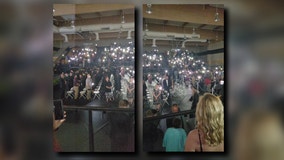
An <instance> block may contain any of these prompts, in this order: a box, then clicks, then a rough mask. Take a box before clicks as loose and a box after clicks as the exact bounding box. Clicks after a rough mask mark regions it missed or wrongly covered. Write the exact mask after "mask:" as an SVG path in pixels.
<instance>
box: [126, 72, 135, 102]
mask: <svg viewBox="0 0 284 160" xmlns="http://www.w3.org/2000/svg"><path fill="white" fill-rule="evenodd" d="M134 89H135V86H134V78H133V77H131V78H130V80H129V83H128V86H127V99H128V102H129V105H130V106H132V105H133V99H134Z"/></svg>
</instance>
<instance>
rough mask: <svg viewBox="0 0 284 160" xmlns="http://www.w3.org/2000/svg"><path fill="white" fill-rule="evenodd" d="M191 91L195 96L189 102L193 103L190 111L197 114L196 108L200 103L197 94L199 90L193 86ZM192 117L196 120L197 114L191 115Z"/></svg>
mask: <svg viewBox="0 0 284 160" xmlns="http://www.w3.org/2000/svg"><path fill="white" fill-rule="evenodd" d="M191 90H192V93H193V95H192V96H191V98H190V99H189V101H192V104H191V109H190V110H192V111H193V112H194V113H195V110H196V106H197V103H198V101H199V94H198V93H197V89H196V86H195V85H191ZM190 117H191V118H194V117H195V114H191V115H190Z"/></svg>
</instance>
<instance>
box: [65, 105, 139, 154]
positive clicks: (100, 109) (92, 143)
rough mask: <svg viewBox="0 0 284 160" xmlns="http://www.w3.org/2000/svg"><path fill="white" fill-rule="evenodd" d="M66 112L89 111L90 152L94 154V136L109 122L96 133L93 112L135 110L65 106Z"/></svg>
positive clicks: (128, 109) (127, 110)
mask: <svg viewBox="0 0 284 160" xmlns="http://www.w3.org/2000/svg"><path fill="white" fill-rule="evenodd" d="M63 109H64V110H87V111H88V118H89V126H88V129H89V150H90V152H93V151H94V150H95V147H94V134H96V133H98V132H99V131H100V130H101V129H103V128H104V127H105V126H106V125H108V124H109V122H106V123H105V124H103V125H102V126H101V127H99V128H98V129H97V130H96V131H95V133H94V127H93V112H92V111H103V112H134V108H110V107H102V106H88V105H86V106H69V105H68V106H67V105H63Z"/></svg>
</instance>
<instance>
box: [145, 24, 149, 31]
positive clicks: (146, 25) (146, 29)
mask: <svg viewBox="0 0 284 160" xmlns="http://www.w3.org/2000/svg"><path fill="white" fill-rule="evenodd" d="M145 31H146V32H148V31H149V29H148V24H147V23H146V24H145Z"/></svg>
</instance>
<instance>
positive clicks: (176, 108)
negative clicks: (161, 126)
mask: <svg viewBox="0 0 284 160" xmlns="http://www.w3.org/2000/svg"><path fill="white" fill-rule="evenodd" d="M179 111H180V108H179V106H178V105H177V104H173V105H172V107H171V112H170V113H178V112H179ZM174 118H179V119H181V126H182V128H184V126H183V118H182V116H176V117H170V118H167V119H166V124H167V128H171V127H173V119H174Z"/></svg>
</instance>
